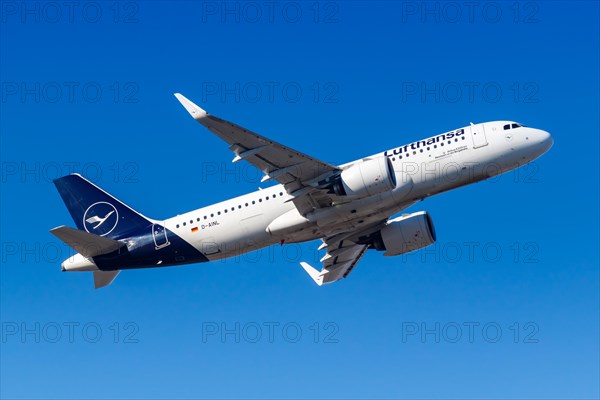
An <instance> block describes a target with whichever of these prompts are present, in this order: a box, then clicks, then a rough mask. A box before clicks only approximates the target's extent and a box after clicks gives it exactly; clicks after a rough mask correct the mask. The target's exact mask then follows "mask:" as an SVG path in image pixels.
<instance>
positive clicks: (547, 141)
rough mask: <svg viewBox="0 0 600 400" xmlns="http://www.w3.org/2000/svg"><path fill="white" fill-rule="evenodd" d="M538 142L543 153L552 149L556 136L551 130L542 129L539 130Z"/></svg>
mask: <svg viewBox="0 0 600 400" xmlns="http://www.w3.org/2000/svg"><path fill="white" fill-rule="evenodd" d="M537 136H538V143H539V146H540V148H541V150H542V152H543V153H545V152H547V151H548V150H550V148H551V147H552V145H553V144H554V138H553V137H552V135H551V134H550V133H549V132H546V131H543V130H541V129H538V130H537Z"/></svg>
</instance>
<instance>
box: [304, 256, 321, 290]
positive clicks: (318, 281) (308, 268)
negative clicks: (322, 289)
mask: <svg viewBox="0 0 600 400" xmlns="http://www.w3.org/2000/svg"><path fill="white" fill-rule="evenodd" d="M300 265H301V266H302V268H304V270H305V271H306V273H307V274H308V275H309V276H310V277H311V278H312V280H313V281H315V283H316V284H317V285H319V286H321V285H323V275H321V273H320V272H319V271H317V270H316V269H314V268H313V267H312V266H311V265H310V264H309V263H305V262H304V261H302V262H300Z"/></svg>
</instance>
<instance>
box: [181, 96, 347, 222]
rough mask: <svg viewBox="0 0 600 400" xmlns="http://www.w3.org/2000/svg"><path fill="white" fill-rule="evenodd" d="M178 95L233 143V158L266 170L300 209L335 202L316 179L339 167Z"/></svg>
mask: <svg viewBox="0 0 600 400" xmlns="http://www.w3.org/2000/svg"><path fill="white" fill-rule="evenodd" d="M175 97H177V100H179V102H180V103H181V104H182V105H183V106H184V107H185V109H186V110H187V111H188V112H189V113H190V115H191V116H192V117H193V118H194V119H195V120H196V121H198V122H200V123H201V124H202V125H204V126H205V127H207V128H208V129H209V130H210V131H211V132H213V133H214V134H215V135H217V136H218V137H220V138H221V139H223V140H224V141H225V142H227V143H228V144H229V149H230V150H231V151H233V153H234V154H235V157H234V159H233V162H237V161H240V160H246V161H248V162H249V163H251V164H252V165H254V166H255V167H257V168H258V169H260V170H261V171H262V172H263V173H264V174H265V176H264V177H263V179H262V181H263V182H265V181H268V180H275V181H277V182H279V183H281V184H283V185H284V187H285V189H286V191H287V193H288V194H289V195H290V196H291V199H293V201H294V203H295V205H296V207H297V208H298V209H299V210H300V213H306V212H308V211H311V210H312V209H313V208H320V207H323V206H328V205H330V204H331V201H332V200H331V197H330V196H326V195H325V193H324V191H322V190H319V189H318V188H317V187H316V186H317V184H316V183H317V182H318V181H322V180H323V179H326V178H328V177H331V176H332V175H334V174H335V173H337V172H339V171H340V170H339V168H337V167H336V166H334V165H331V164H329V163H326V162H324V161H321V160H318V159H316V158H313V157H310V156H308V155H306V154H304V153H301V152H299V151H296V150H294V149H291V148H289V147H286V146H284V145H282V144H279V143H277V142H275V141H273V140H270V139H268V138H266V137H264V136H261V135H259V134H257V133H254V132H252V131H250V130H248V129H246V128H243V127H241V126H239V125H236V124H234V123H232V122H228V121H225V120H223V119H220V118H218V117H215V116H213V115H210V114H208V113H207V112H206V111H204V110H203V109H202V108H200V107H199V106H197V105H196V104H194V103H192V102H191V101H190V100H188V99H187V98H186V97H184V96H183V95H181V94H179V93H175ZM315 192H320V193H315ZM309 193H313V196H310V198H308V197H307V196H306V195H307V194H309Z"/></svg>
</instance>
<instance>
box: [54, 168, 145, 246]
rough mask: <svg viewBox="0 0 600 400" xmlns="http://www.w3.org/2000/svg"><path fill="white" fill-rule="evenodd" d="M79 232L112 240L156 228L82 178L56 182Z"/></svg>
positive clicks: (77, 176)
mask: <svg viewBox="0 0 600 400" xmlns="http://www.w3.org/2000/svg"><path fill="white" fill-rule="evenodd" d="M54 184H55V185H56V188H57V189H58V192H59V193H60V196H61V197H62V199H63V201H64V202H65V205H66V206H67V209H68V210H69V213H71V217H73V220H74V221H75V225H77V228H79V229H81V230H84V231H87V232H89V233H93V234H95V235H99V236H106V237H108V238H110V239H122V238H125V237H128V236H131V234H135V232H140V231H142V230H143V229H144V228H146V227H148V226H149V225H151V224H152V222H151V221H150V220H148V219H147V218H146V217H144V216H143V215H141V214H140V213H138V212H137V211H135V210H133V209H132V208H131V207H129V206H127V205H126V204H124V203H122V202H121V201H119V200H117V199H116V198H114V197H113V196H111V195H110V194H108V193H106V192H105V191H104V190H102V189H100V188H99V187H98V186H96V185H94V184H93V183H91V182H90V181H88V180H87V179H85V178H83V177H82V176H81V175H79V174H71V175H67V176H63V177H62V178H58V179H56V180H54Z"/></svg>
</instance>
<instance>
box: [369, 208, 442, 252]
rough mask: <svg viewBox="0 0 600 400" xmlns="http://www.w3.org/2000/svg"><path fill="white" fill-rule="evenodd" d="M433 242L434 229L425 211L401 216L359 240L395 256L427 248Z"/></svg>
mask: <svg viewBox="0 0 600 400" xmlns="http://www.w3.org/2000/svg"><path fill="white" fill-rule="evenodd" d="M434 242H435V228H434V227H433V222H432V221H431V217H430V216H429V214H428V213H427V212H426V211H419V212H416V213H413V214H409V215H403V216H401V217H398V218H394V219H391V220H389V221H388V223H387V225H386V226H384V227H383V228H382V229H381V230H379V231H377V232H375V233H372V234H370V235H368V236H366V237H362V238H360V243H361V244H369V245H370V246H371V247H372V248H374V249H376V250H379V251H385V253H383V255H384V256H397V255H400V254H405V253H409V252H411V251H415V250H419V249H422V248H424V247H427V246H429V245H431V244H433V243H434Z"/></svg>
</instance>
